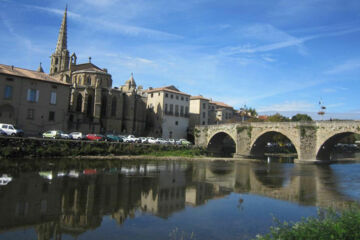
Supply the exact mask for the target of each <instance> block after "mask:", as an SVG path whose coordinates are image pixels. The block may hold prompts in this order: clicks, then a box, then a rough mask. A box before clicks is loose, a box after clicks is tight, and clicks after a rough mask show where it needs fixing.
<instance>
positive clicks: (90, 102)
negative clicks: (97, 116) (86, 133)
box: [86, 95, 94, 117]
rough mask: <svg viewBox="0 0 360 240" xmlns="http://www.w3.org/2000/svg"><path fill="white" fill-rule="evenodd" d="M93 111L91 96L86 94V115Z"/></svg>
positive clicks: (90, 114) (91, 113)
mask: <svg viewBox="0 0 360 240" xmlns="http://www.w3.org/2000/svg"><path fill="white" fill-rule="evenodd" d="M93 111H94V106H93V96H92V95H89V96H88V101H87V108H86V115H87V116H89V117H90V116H92V115H93Z"/></svg>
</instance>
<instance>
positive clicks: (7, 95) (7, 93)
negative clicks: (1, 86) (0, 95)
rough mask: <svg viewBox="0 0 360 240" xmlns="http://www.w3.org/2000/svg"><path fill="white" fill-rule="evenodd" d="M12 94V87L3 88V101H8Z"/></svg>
mask: <svg viewBox="0 0 360 240" xmlns="http://www.w3.org/2000/svg"><path fill="white" fill-rule="evenodd" d="M12 92H13V87H12V86H8V85H6V86H5V94H4V98H5V99H10V98H12Z"/></svg>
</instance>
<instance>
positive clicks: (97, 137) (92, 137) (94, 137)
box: [86, 134, 106, 141]
mask: <svg viewBox="0 0 360 240" xmlns="http://www.w3.org/2000/svg"><path fill="white" fill-rule="evenodd" d="M86 139H88V140H93V141H104V140H105V139H106V138H105V137H104V136H103V135H101V134H88V135H86Z"/></svg>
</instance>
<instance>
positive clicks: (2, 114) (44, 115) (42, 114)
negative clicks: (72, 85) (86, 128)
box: [0, 64, 70, 135]
mask: <svg viewBox="0 0 360 240" xmlns="http://www.w3.org/2000/svg"><path fill="white" fill-rule="evenodd" d="M69 91H70V89H69V84H67V83H64V82H61V81H59V80H57V79H56V78H54V77H52V76H49V75H47V74H46V73H44V72H43V71H42V68H41V66H40V67H39V70H38V71H31V70H27V69H22V68H17V67H14V66H7V65H2V64H0V122H2V123H11V124H14V125H16V126H17V127H18V128H21V129H23V130H24V131H25V132H26V133H29V134H33V135H36V134H38V133H40V132H42V131H44V130H47V129H64V128H65V127H66V122H67V111H68V105H69V102H68V96H69Z"/></svg>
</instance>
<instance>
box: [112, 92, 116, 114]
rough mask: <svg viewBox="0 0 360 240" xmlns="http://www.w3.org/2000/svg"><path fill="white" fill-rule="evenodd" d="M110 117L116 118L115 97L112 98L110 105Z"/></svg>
mask: <svg viewBox="0 0 360 240" xmlns="http://www.w3.org/2000/svg"><path fill="white" fill-rule="evenodd" d="M111 116H113V117H115V116H116V97H113V99H112V103H111Z"/></svg>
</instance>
